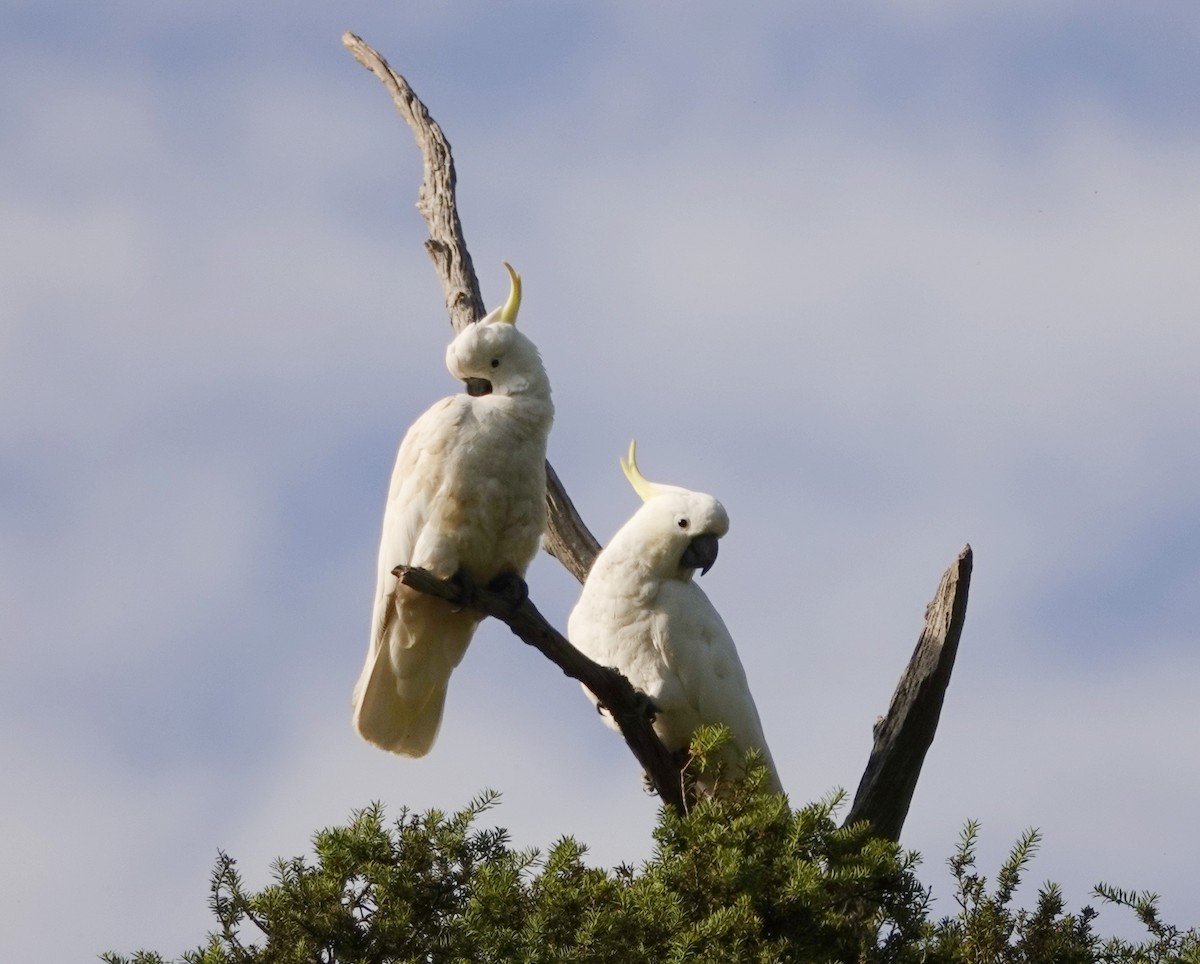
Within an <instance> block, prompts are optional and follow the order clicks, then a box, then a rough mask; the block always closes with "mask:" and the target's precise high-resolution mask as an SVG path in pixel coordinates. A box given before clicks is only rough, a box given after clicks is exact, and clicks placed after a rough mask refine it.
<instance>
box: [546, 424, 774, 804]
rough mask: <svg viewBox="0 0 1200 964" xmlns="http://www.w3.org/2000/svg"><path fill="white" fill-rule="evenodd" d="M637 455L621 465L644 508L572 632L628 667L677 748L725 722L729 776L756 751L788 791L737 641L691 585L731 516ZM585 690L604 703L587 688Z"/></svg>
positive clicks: (583, 644)
mask: <svg viewBox="0 0 1200 964" xmlns="http://www.w3.org/2000/svg"><path fill="white" fill-rule="evenodd" d="M636 455H637V450H636V445H635V444H631V445H630V446H629V461H628V462H626V461H625V460H624V459H622V460H621V468H622V469H624V470H625V475H626V477H627V478H628V479H629V481H630V483H631V484H632V485H633V488H634V490H635V491H636V492H637V494H638V495H640V496H641V497H642V502H643V504H642V507H641V508H640V509H638V511H637V512H636V513H635V514H634V515H633V518H631V519H630V520H629V521H628V522H626V523H625V525H624V526H622V527H621V529H620V531H619V532H617V534H616V535H615V536H613V538H612V541H611V542H609V544H608V546H607V547H606V548H605V549H604V550H603V551H602V552H601V553H600V555H599V556H597V558H596V561H595V563H594V564H593V566H592V569H591V572H589V573H588V577H587V581H586V582H585V583H584V586H583V594H582V595H581V596H580V598H579V602H578V603H577V604H576V606H575V608H574V610H572V612H571V616H570V619H569V621H568V624H567V634H568V636H569V637H570V640H571V643H572V644H573V645H574V646H575V647H576V648H577V649H579V650H580V651H581V652H582V653H584V654H586V655H587V656H589V657H591V659H593V660H595V661H596V662H597V663H600V664H601V665H604V666H611V667H613V668H615V669H617V670H619V671H620V672H621V673H623V674H624V675H625V676H626V677H627V678H628V679H629V682H630V683H632V684H633V686H634V688H636V689H639V690H641V691H642V692H643V693H645V694H646V695H647V696H648V697H649V698H650V701H651V702H652V703H653V704H654V710H655V717H654V729H655V731H656V732H657V733H658V736H659V738H660V739H661V740H662V741H663V744H664V745H665V746H666V748H667V749H668V750H671V751H672V752H679V751H682V750H684V749H686V747H687V746H688V744H689V742H690V741H691V738H692V734H693V732H695V730H696V728H697V727H698V726H700V725H701V724H705V723H706V724H716V723H724V724H725V725H726V726H727V727H728V728H729V730H730V733H731V734H732V737H733V738H732V741H731V746H730V752H729V755H728V764H727V766H728V770H729V772H732V773H739V772H740V769H741V758H742V756H743V755H744V754H745V752H746V751H747V750H749V749H751V748H754V749H757V750H759V751H760V752H761V753H762V755H763V758H764V760H765V761H766V764H767V767H768V768H769V770H770V772H771V781H772V783H771V785H772V788H773V789H774V790H775V791H776V792H782V787H781V786H780V784H779V777H778V775H777V773H776V771H775V764H774V762H773V761H772V759H771V753H770V751H769V750H768V749H767V741H766V737H764V736H763V730H762V723H761V722H760V721H759V718H758V709H757V708H756V707H755V705H754V698H753V697H752V696H751V695H750V687H749V685H748V684H747V682H746V673H745V670H743V669H742V663H741V660H740V659H738V654H737V649H736V648H735V647H734V645H733V638H732V637H731V636H730V635H729V630H728V629H726V628H725V623H724V621H723V620H722V619H721V616H720V614H719V613H718V612H717V611H716V609H715V608H713V604H712V603H711V602H709V600H708V597H707V596H706V595H705V594H704V591H703V590H702V589H701V588H700V587H699V586H698V585H696V583H695V582H694V581H693V580H692V576H693V574H694V573H695V572H696V570H697V569H699V570H700V572H701V574H703V573H706V572H708V570H709V568H710V567H711V566H712V564H713V563H714V562H715V561H716V558H717V540H718V539H720V538H721V537H722V536H723V535H725V533H726V532H728V531H729V516H728V515H727V514H726V513H725V508H724V506H722V505H721V503H720V502H718V501H717V500H716V499H714V498H713V497H712V496H711V495H705V494H703V493H701V492H691V491H689V490H687V489H681V488H678V487H677V486H673V485H659V484H656V483H653V482H649V481H647V480H646V479H645V477H644V476H643V475H642V473H641V471H640V470H639V469H638V466H637V461H636ZM584 693H585V694H586V695H587V696H588V697H589V698H590V699H591V700H592V702H593V703H595V702H596V698H595V696H593V695H592V693H591V691H589V690H588V689H586V687H585V688H584ZM601 712H602V713H603V711H601ZM603 715H604V719H605V722H607V723H608V725H609V726H611V727H612V728H613V729H617V726H616V723H615V721H614V720H613V719H612V718H611V717H610V716H609V715H608V714H607V713H603ZM702 789H704V788H703V787H702Z"/></svg>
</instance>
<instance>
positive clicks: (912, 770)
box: [846, 546, 973, 840]
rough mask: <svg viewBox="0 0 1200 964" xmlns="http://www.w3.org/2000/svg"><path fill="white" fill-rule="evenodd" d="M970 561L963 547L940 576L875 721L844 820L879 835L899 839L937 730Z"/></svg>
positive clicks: (968, 582)
mask: <svg viewBox="0 0 1200 964" xmlns="http://www.w3.org/2000/svg"><path fill="white" fill-rule="evenodd" d="M972 563H973V554H972V552H971V547H970V546H965V547H964V548H963V550H962V552H960V553H959V555H958V558H957V559H956V560H955V561H954V563H953V564H951V566H950V568H949V569H947V570H946V572H945V574H944V575H943V576H942V581H941V584H940V585H939V586H938V590H937V594H936V595H935V596H934V597H933V601H932V602H930V604H929V606H928V607H927V608H926V610H925V628H924V629H923V630H922V632H921V638H920V639H919V640H918V642H917V648H916V650H914V652H913V655H912V659H910V660H909V663H908V668H907V669H905V671H904V675H903V676H901V677H900V682H899V683H898V684H897V686H896V692H895V694H894V695H893V696H892V703H891V707H890V708H889V709H888V713H887V716H886V717H882V718H881V719H880V720H879V721H878V722H877V723H876V724H875V745H874V747H873V749H872V751H871V757H870V760H869V761H868V763H867V769H866V771H865V772H864V773H863V776H862V780H861V781H860V782H859V785H858V792H857V793H856V794H855V796H854V804H853V805H852V806H851V807H850V813H849V814H848V815H847V817H846V822H847V823H855V822H857V821H859V820H869V821H870V822H871V824H872V827H873V828H874V831H875V832H876V833H877V834H879V835H880V836H881V837H888V838H889V839H891V840H899V839H900V831H901V829H902V828H903V827H904V820H905V818H906V817H907V816H908V807H909V804H910V803H911V802H912V796H913V791H914V790H916V787H917V778H918V777H919V776H920V775H921V767H922V765H923V764H924V762H925V753H926V751H927V750H928V749H929V746H930V744H931V743H932V742H933V736H934V733H935V732H937V725H938V719H939V718H940V716H941V712H942V701H943V699H944V697H945V695H946V687H947V686H949V685H950V673H951V671H952V670H953V669H954V657H955V655H956V654H957V653H958V641H959V639H960V638H961V636H962V630H963V624H964V622H965V621H966V618H967V594H968V591H969V589H970V586H971V567H972Z"/></svg>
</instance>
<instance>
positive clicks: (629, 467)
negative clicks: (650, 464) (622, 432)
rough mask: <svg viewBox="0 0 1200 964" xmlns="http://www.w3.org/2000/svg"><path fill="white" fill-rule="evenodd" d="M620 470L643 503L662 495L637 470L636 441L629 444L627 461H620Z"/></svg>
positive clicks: (655, 486) (640, 471)
mask: <svg viewBox="0 0 1200 964" xmlns="http://www.w3.org/2000/svg"><path fill="white" fill-rule="evenodd" d="M621 469H622V470H623V471H624V472H625V478H627V479H628V480H629V484H630V485H632V486H633V491H634V492H636V493H637V494H638V495H640V496H641V497H642V501H643V502H646V501H647V500H649V499H652V498H654V496H656V495H661V494H662V490H661V489H660V488H659V487H658V486H657V485H655V484H654V483H653V482H651V481H650V480H649V479H647V478H646V477H645V476H644V475H642V470H641V469H639V468H638V464H637V440H636V439H634V440H633V441H631V442H630V443H629V461H628V462H626V461H625V459H621Z"/></svg>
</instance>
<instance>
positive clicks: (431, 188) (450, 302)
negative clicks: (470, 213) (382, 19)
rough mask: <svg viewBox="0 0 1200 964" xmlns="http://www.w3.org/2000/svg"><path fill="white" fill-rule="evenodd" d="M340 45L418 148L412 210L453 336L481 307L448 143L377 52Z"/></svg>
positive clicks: (349, 42)
mask: <svg viewBox="0 0 1200 964" xmlns="http://www.w3.org/2000/svg"><path fill="white" fill-rule="evenodd" d="M342 43H343V44H344V45H345V47H346V48H347V49H348V50H349V51H350V53H352V54H353V55H354V59H355V60H357V61H358V62H359V63H360V64H362V65H363V66H364V67H366V68H367V70H369V71H371V73H373V74H374V75H375V76H376V77H378V78H379V79H380V80H381V81H382V82H383V86H384V87H386V88H387V90H388V93H389V94H391V95H392V103H394V104H395V105H396V110H398V111H399V112H400V116H401V117H403V118H404V120H405V121H406V122H407V123H408V126H409V127H410V128H411V129H412V132H413V137H415V138H416V141H417V146H418V147H419V148H420V149H421V157H422V159H423V160H424V164H425V174H424V177H423V178H422V180H421V189H420V191H419V192H418V193H417V210H418V211H420V212H421V217H423V218H424V219H425V223H426V224H428V225H429V240H428V241H426V242H425V250H426V251H428V252H429V256H430V257H431V258H433V263H434V264H435V265H436V266H437V273H438V278H440V279H441V282H442V291H443V293H444V294H445V296H446V310H447V311H449V312H450V325H451V327H452V328H453V329H454V331H455V333H456V334H457V333H458V332H460V331H462V330H463V329H464V328H466V327H467V325H472V324H474V323H475V322H477V321H478V320H479V319H480V318H482V317H483V316H484V314H485V312H486V309H485V308H484V306H483V296H482V295H481V294H480V293H479V280H478V278H476V276H475V266H474V265H473V264H472V263H471V255H470V253H469V252H468V251H467V242H466V241H465V240H464V238H463V231H462V223H461V222H460V221H459V219H458V204H457V202H456V200H455V190H454V188H455V184H456V183H457V180H458V177H457V175H456V174H455V172H454V158H453V156H452V155H451V153H450V143H449V142H448V141H447V140H446V135H445V134H443V133H442V129H441V127H439V126H438V123H437V121H435V120H434V119H433V118H432V117H430V116H429V111H428V110H427V109H426V107H425V105H424V104H423V103H422V102H421V99H420V98H419V97H418V96H417V95H416V94H415V93H414V92H413V89H412V88H411V87H410V86H409V85H408V81H407V80H405V79H404V78H403V77H402V76H400V74H398V73H396V72H395V71H394V70H392V68H391V66H390V65H389V64H388V62H387V61H386V60H384V59H383V57H381V56H380V55H379V53H378V52H377V51H375V50H374V49H373V48H372V47H371V46H370V45H368V44H367V43H365V42H364V41H363V40H362V38H361V37H356V36H355V35H354V34H352V33H344V34H342Z"/></svg>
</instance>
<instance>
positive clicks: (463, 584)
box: [450, 569, 479, 613]
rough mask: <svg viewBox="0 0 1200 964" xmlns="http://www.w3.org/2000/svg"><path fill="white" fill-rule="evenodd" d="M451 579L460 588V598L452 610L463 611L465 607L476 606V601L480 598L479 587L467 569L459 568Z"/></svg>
mask: <svg viewBox="0 0 1200 964" xmlns="http://www.w3.org/2000/svg"><path fill="white" fill-rule="evenodd" d="M450 581H451V582H452V583H454V585H455V588H457V589H458V599H457V600H455V602H454V604H453V609H452V612H456V613H461V612H462V611H463V610H464V609H469V608H471V607H472V606H474V605H475V601H476V600H477V599H478V598H479V589H478V587H476V585H475V580H474V578H473V577H472V576H471V574H470V573H469V572H467V570H465V569H459V570H458V572H456V573H455V574H454V575H453V576H451V577H450Z"/></svg>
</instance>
